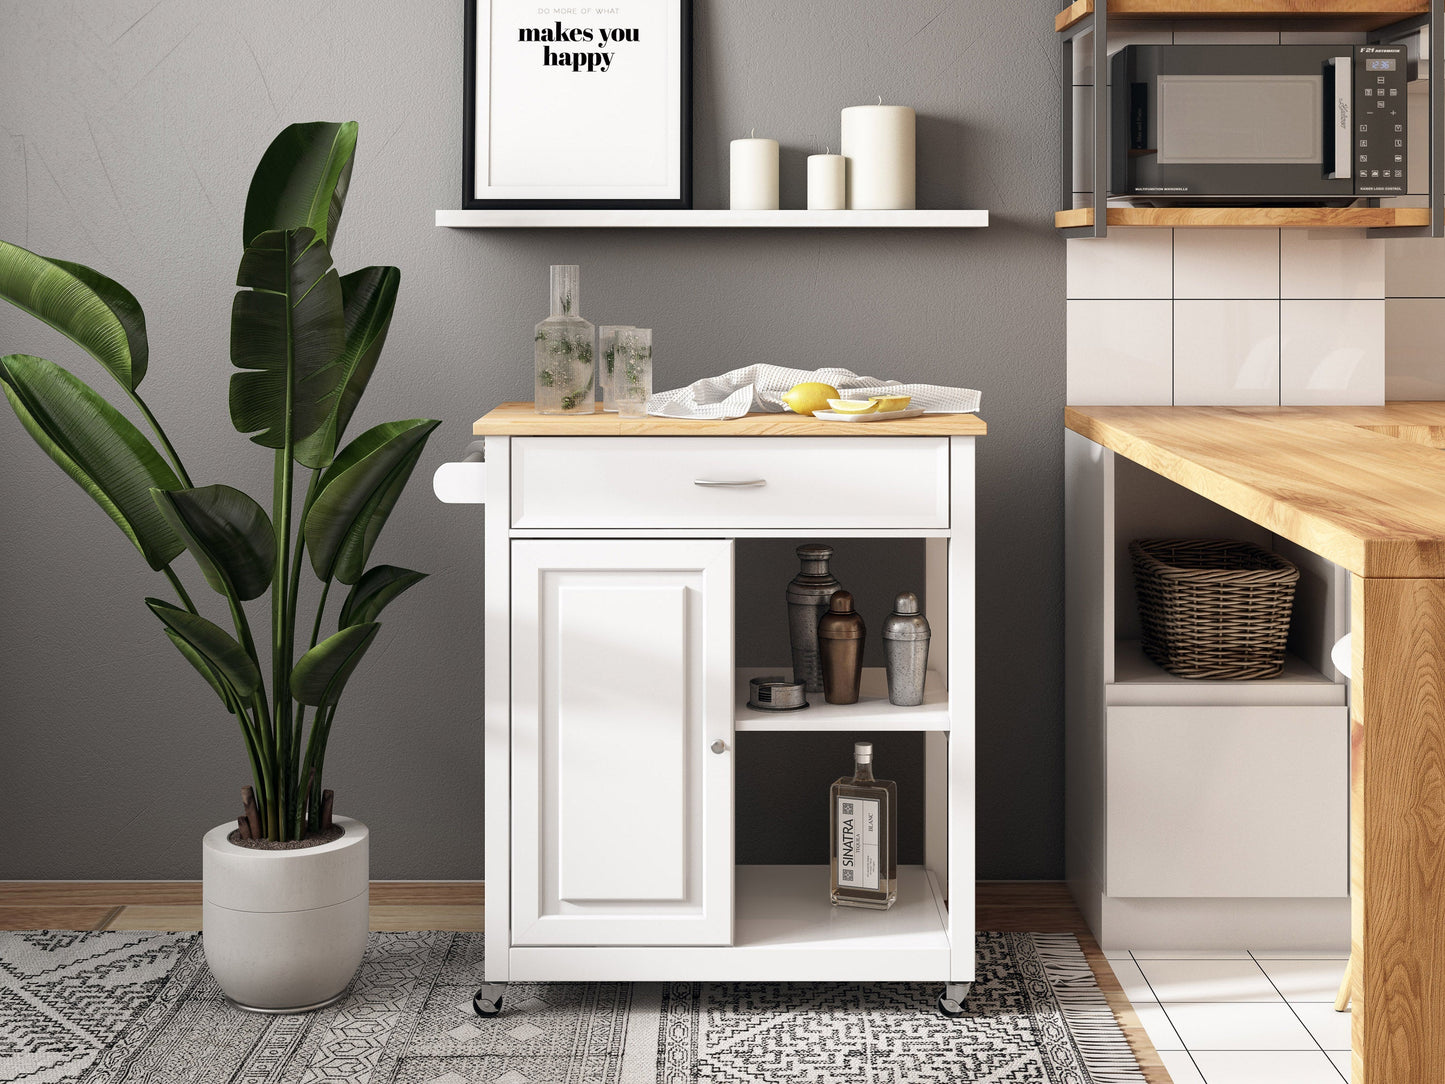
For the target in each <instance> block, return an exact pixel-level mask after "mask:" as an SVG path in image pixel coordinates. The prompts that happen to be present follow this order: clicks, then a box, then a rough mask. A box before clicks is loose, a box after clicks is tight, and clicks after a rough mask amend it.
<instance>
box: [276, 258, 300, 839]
mask: <svg viewBox="0 0 1445 1084" xmlns="http://www.w3.org/2000/svg"><path fill="white" fill-rule="evenodd" d="M285 236H286V266H287V267H290V266H292V264H293V263H294V261H295V260H296V257H297V255H298V253H297V252H296V251H295V247H296V234H295V233H294V232H293V231H290V230H288V231H287V232H286V235H285ZM297 300H299V299H297V298H294V297H292V296H291V289H290V286H289V285H288V287H287V290H286V404H285V409H284V410H283V411H282V413H281V418H282V421H281V447H280V448H279V449H277V451H276V471H275V477H274V479H273V481H272V493H273V496H274V505H273V513H272V517H271V518H272V525H273V526H274V527H275V530H276V568H275V573H274V575H273V576H272V578H271V681H272V689H271V695H272V697H273V698H274V700H275V709H274V711H273V716H274V717H273V719H272V724H273V725H274V726H275V728H276V740H277V745H278V748H279V752H280V757H281V772H282V776H281V791H282V800H283V801H284V802H285V803H286V807H285V810H284V811H283V813H287V814H289V812H290V810H291V808H292V806H293V805H294V803H295V793H294V790H295V787H294V783H293V781H292V780H291V778H290V773H291V771H292V769H293V768H294V764H293V762H292V757H293V751H292V749H291V737H292V718H291V661H292V660H291V649H292V646H293V645H292V640H293V635H294V634H293V631H292V628H291V626H290V622H288V620H287V618H288V616H289V615H290V614H291V613H292V612H293V611H292V605H293V600H292V599H290V598H289V597H288V596H289V590H288V588H289V587H290V579H291V576H290V573H291V499H292V498H291V485H292V481H293V477H294V470H295V466H294V464H293V463H292V455H293V454H294V452H295V450H296V419H295V410H296V309H295V305H296V302H297ZM289 821H290V817H289V816H284V815H283V817H282V827H281V831H282V838H283V839H284V838H285V832H286V830H287V827H288V826H289Z"/></svg>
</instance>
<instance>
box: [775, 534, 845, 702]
mask: <svg viewBox="0 0 1445 1084" xmlns="http://www.w3.org/2000/svg"><path fill="white" fill-rule="evenodd" d="M794 552H796V553H797V555H798V560H800V561H802V562H803V570H802V571H801V572H799V573H798V574H797V575H796V576H794V577H793V581H792V582H791V583H789V584H788V590H787V598H788V640H789V641H790V643H791V645H792V649H793V680H794V681H801V682H803V683H804V685H805V687H806V688H807V690H808V692H810V693H820V692H822V691H823V666H822V663H821V662H819V660H818V622H819V621H821V620H822V618H823V615H824V614H825V613H827V612H828V600H829V599H830V598H832V597H833V592H834V591H836V590H838V588H840V587H841V586H842V584H840V583H839V582H838V581H837V580H836V579H834V578H833V574H832V573H831V572H829V571H828V558H830V557H832V556H833V547H832V546H824V545H822V544H821V543H818V542H813V543H810V544H809V545H806V546H799V547H798V548H797V550H795V551H794Z"/></svg>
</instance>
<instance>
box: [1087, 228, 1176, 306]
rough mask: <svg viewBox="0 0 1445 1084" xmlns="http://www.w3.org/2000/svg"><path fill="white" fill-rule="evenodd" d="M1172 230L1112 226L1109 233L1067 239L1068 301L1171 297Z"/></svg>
mask: <svg viewBox="0 0 1445 1084" xmlns="http://www.w3.org/2000/svg"><path fill="white" fill-rule="evenodd" d="M1180 232H1183V231H1180ZM1173 233H1174V231H1173V230H1115V231H1113V232H1112V233H1110V234H1109V236H1108V237H1103V238H1084V239H1082V240H1075V241H1070V242H1069V254H1068V269H1067V274H1066V276H1065V285H1066V287H1067V291H1068V292H1067V295H1066V296H1067V297H1068V298H1069V299H1070V300H1071V301H1077V300H1083V299H1098V298H1114V299H1130V300H1138V299H1142V298H1159V299H1164V300H1167V299H1169V298H1171V297H1173V296H1174V292H1173V290H1172V289H1171V287H1170V284H1171V282H1172V281H1173V277H1174V271H1173V261H1174V251H1173Z"/></svg>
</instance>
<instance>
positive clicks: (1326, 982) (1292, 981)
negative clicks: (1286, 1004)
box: [1259, 960, 1345, 1004]
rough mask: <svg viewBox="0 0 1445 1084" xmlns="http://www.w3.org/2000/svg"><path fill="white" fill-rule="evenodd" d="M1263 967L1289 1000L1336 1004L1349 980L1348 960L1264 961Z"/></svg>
mask: <svg viewBox="0 0 1445 1084" xmlns="http://www.w3.org/2000/svg"><path fill="white" fill-rule="evenodd" d="M1259 966H1260V967H1262V968H1264V973H1265V974H1266V975H1268V976H1269V980H1270V982H1272V983H1274V985H1275V986H1276V987H1277V988H1278V989H1279V992H1280V993H1281V994H1283V995H1284V999H1285V1000H1286V1001H1327V1002H1330V1003H1331V1004H1333V1003H1334V1000H1335V994H1336V993H1338V992H1339V989H1340V980H1341V979H1342V978H1344V977H1345V961H1344V960H1260V962H1259Z"/></svg>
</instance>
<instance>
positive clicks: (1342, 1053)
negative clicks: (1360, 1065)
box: [1329, 1050, 1351, 1080]
mask: <svg viewBox="0 0 1445 1084" xmlns="http://www.w3.org/2000/svg"><path fill="white" fill-rule="evenodd" d="M1329 1055H1330V1061H1332V1062H1334V1063H1335V1068H1336V1069H1338V1070H1339V1071H1340V1076H1342V1077H1344V1078H1345V1079H1346V1080H1350V1079H1351V1077H1350V1072H1351V1065H1350V1052H1349V1051H1348V1050H1331V1051H1329Z"/></svg>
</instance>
